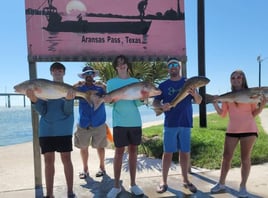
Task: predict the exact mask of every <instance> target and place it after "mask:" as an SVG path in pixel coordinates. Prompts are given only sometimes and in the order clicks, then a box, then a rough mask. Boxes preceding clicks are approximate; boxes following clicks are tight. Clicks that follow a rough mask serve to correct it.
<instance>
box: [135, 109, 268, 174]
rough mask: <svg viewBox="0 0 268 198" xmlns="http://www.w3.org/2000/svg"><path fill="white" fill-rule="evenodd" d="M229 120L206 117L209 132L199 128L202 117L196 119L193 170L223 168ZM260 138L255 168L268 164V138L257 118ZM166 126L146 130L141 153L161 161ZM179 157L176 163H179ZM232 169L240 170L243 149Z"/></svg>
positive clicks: (254, 157)
mask: <svg viewBox="0 0 268 198" xmlns="http://www.w3.org/2000/svg"><path fill="white" fill-rule="evenodd" d="M227 123H228V118H221V117H220V116H219V115H217V114H216V113H212V114H208V115H207V128H200V127H199V117H194V122H193V129H192V143H191V164H192V166H197V167H202V168H208V169H219V168H220V165H221V159H222V153H223V143H224V137H225V132H226V127H227ZM256 123H257V126H258V129H259V137H258V139H257V141H256V143H255V145H254V148H253V151H252V155H251V160H252V164H261V163H264V162H268V144H267V142H268V135H267V134H266V133H265V132H264V130H263V128H262V126H261V123H260V118H259V117H257V118H256ZM162 131H163V125H159V126H152V127H148V128H145V129H143V144H142V145H140V146H139V153H145V154H147V155H148V156H150V157H155V158H161V156H162V153H163V148H162V147H163V143H162ZM177 160H178V159H177V154H174V155H173V161H177ZM232 167H240V146H239V145H238V146H237V148H236V150H235V154H234V157H233V160H232Z"/></svg>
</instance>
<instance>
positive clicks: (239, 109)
mask: <svg viewBox="0 0 268 198" xmlns="http://www.w3.org/2000/svg"><path fill="white" fill-rule="evenodd" d="M256 108H257V106H256V104H246V103H227V102H224V103H223V104H222V114H221V116H222V117H225V116H226V115H227V113H229V124H228V128H227V133H249V132H257V133H258V128H257V125H256V121H255V118H254V117H253V115H252V112H253V111H254V110H255V109H256Z"/></svg>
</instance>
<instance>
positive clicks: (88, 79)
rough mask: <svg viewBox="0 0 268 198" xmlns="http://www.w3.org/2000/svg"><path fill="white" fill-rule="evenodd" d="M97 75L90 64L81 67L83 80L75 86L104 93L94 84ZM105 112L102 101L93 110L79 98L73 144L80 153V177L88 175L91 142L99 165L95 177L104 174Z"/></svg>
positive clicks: (83, 90) (81, 89) (83, 89)
mask: <svg viewBox="0 0 268 198" xmlns="http://www.w3.org/2000/svg"><path fill="white" fill-rule="evenodd" d="M97 75H98V71H97V70H94V69H93V68H92V67H90V66H86V67H84V68H83V70H82V73H81V74H78V76H79V77H80V78H83V79H84V80H85V81H82V82H79V83H78V84H76V85H75V87H76V88H77V89H78V90H79V91H82V92H86V91H97V92H98V93H99V94H100V95H103V94H104V93H105V90H104V89H103V88H102V87H100V86H96V85H95V84H94V77H95V76H97ZM105 122H106V112H105V106H104V103H102V104H101V105H100V107H99V108H98V109H96V110H94V106H90V105H89V104H88V102H87V101H86V100H84V99H79V121H78V124H77V130H76V132H75V136H74V145H75V146H76V147H77V148H79V149H80V154H81V158H82V163H83V171H82V172H81V173H80V174H79V177H80V179H85V178H86V177H87V176H88V175H89V172H88V156H89V153H88V147H89V145H90V144H91V145H92V147H93V148H96V149H97V152H98V155H99V160H100V167H99V171H98V172H97V173H96V177H101V176H103V175H104V174H105V164H104V158H105V149H104V148H105V147H106V146H107V138H106V124H105Z"/></svg>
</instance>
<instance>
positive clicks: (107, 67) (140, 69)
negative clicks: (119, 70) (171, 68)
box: [86, 61, 167, 84]
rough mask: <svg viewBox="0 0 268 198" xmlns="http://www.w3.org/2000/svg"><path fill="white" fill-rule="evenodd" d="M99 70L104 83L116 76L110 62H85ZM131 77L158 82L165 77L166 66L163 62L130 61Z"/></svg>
mask: <svg viewBox="0 0 268 198" xmlns="http://www.w3.org/2000/svg"><path fill="white" fill-rule="evenodd" d="M86 65H92V66H93V67H94V68H95V69H96V70H99V78H100V80H101V81H102V82H104V83H106V82H107V80H109V79H111V78H113V77H115V76H116V72H115V71H114V68H113V66H112V63H111V62H92V63H86ZM132 70H133V72H132V73H131V76H132V77H135V78H137V79H139V80H141V81H147V82H153V83H155V84H159V83H160V82H161V81H163V80H164V79H166V78H167V68H166V65H165V63H164V62H160V61H158V62H132Z"/></svg>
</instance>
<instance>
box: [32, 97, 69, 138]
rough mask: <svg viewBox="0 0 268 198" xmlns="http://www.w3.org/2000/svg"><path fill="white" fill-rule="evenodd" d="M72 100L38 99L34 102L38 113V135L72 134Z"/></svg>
mask: <svg viewBox="0 0 268 198" xmlns="http://www.w3.org/2000/svg"><path fill="white" fill-rule="evenodd" d="M73 105H74V100H65V99H64V98H62V99H55V100H47V101H44V100H41V99H38V100H37V102H36V103H35V104H34V107H35V109H36V111H37V112H38V113H39V114H40V116H41V117H40V124H39V137H51V136H68V135H72V134H73V125H74V112H73Z"/></svg>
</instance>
